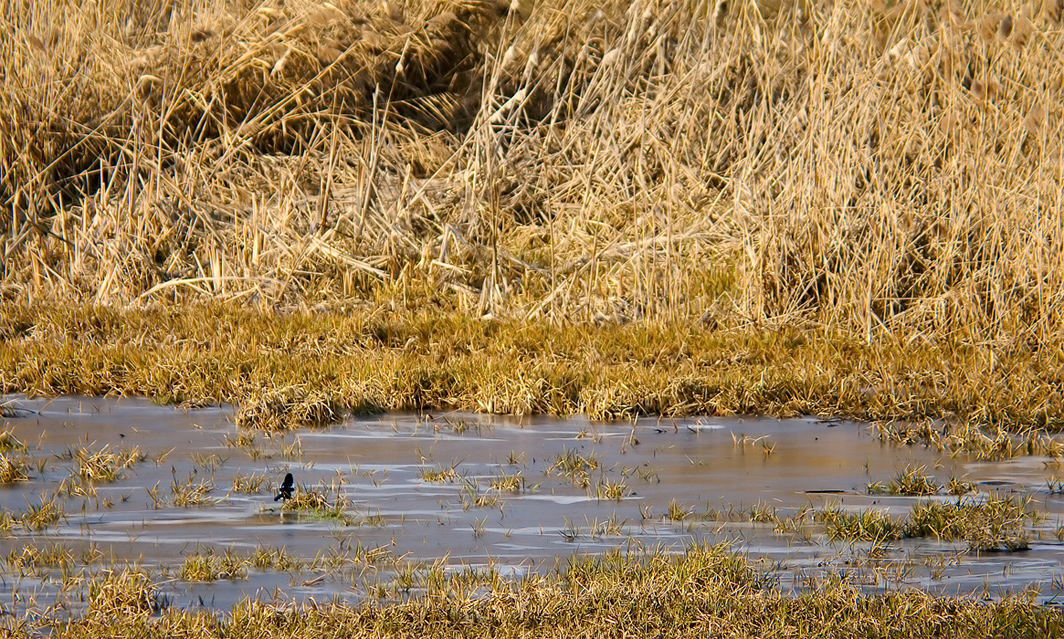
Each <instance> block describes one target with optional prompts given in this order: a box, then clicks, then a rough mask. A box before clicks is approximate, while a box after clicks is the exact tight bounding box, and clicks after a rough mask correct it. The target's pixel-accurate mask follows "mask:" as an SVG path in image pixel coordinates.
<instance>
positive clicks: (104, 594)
mask: <svg viewBox="0 0 1064 639" xmlns="http://www.w3.org/2000/svg"><path fill="white" fill-rule="evenodd" d="M398 575H399V577H398V578H397V580H396V583H395V584H394V586H393V587H392V588H386V587H383V586H382V587H380V588H378V589H376V590H373V591H370V592H368V593H367V594H368V595H369V596H371V597H373V596H382V597H394V599H393V600H392V601H372V602H371V603H367V604H365V605H358V606H351V605H341V604H333V605H328V604H321V603H317V602H314V603H311V604H307V605H305V606H296V607H293V606H277V605H274V604H269V603H257V602H250V601H246V602H243V603H241V604H238V605H237V606H235V607H234V608H233V609H232V610H231V611H229V613H228V614H226V615H223V616H216V615H213V614H210V613H206V612H196V611H192V610H178V609H163V610H161V612H160V610H159V609H160V607H161V606H160V603H161V598H160V596H159V589H158V587H157V586H156V585H155V584H153V583H151V581H150V580H148V579H147V578H145V577H144V576H143V575H141V574H138V573H129V572H123V573H112V574H108V575H103V576H101V577H100V578H98V579H94V580H93V582H92V585H91V596H90V606H89V611H88V612H87V613H85V614H84V615H83V616H81V617H78V618H75V619H71V620H66V621H62V622H59V623H56V624H54V626H53V627H52V629H51V633H50V634H51V635H52V636H55V637H57V638H58V639H68V638H69V639H74V638H82V637H93V636H108V637H115V638H116V639H122V638H124V637H143V636H183V637H202V638H204V639H206V638H213V637H219V638H220V637H228V638H230V639H239V638H242V637H280V636H283V637H294V638H299V637H314V638H315V639H321V638H324V639H329V638H331V637H379V636H392V637H418V638H425V639H432V638H435V637H453V636H456V635H461V636H465V637H527V636H541V637H569V636H581V637H616V636H620V635H621V634H624V635H637V636H670V637H707V636H737V637H739V636H742V637H777V636H788V637H790V636H801V637H869V636H897V637H911V638H921V637H927V638H930V637H943V636H954V637H972V638H981V637H1004V636H1014V637H1035V636H1059V635H1060V634H1061V633H1062V632H1064V614H1062V613H1061V611H1060V610H1059V609H1058V608H1054V607H1046V606H1039V605H1035V604H1034V603H1032V602H1031V601H1030V600H1029V599H1027V598H1025V597H1023V596H1016V597H1011V598H1007V599H1004V600H1003V601H999V602H985V601H979V600H977V599H975V598H966V597H961V598H953V597H932V596H929V595H927V594H925V593H923V592H920V591H916V590H905V591H892V592H889V593H886V594H882V595H874V596H870V595H864V594H861V593H860V591H859V590H857V589H855V588H853V587H850V586H847V585H843V584H839V583H835V584H833V585H831V584H828V585H823V586H821V587H820V588H819V589H817V590H816V591H812V592H808V593H806V594H802V595H799V596H796V597H792V596H784V595H783V594H781V593H780V592H778V591H776V590H774V589H773V587H772V581H771V579H766V578H765V575H764V573H763V572H761V570H760V567H759V566H758V565H757V564H753V563H751V562H749V561H748V560H746V559H744V558H742V557H740V556H737V555H734V554H731V553H730V552H728V551H727V550H726V549H724V548H722V547H691V548H688V549H686V550H685V551H683V552H681V553H679V554H674V553H670V552H668V551H665V550H658V551H654V552H647V553H642V554H641V553H632V554H631V555H628V556H624V555H621V554H616V553H614V554H608V555H605V556H601V557H587V558H576V559H573V560H572V561H571V562H570V563H569V565H567V566H566V567H565V568H564V569H562V570H560V571H559V572H558V573H554V574H547V575H542V576H537V575H531V576H529V577H526V578H524V579H519V580H508V579H501V578H499V576H498V574H497V573H495V572H494V571H490V570H489V571H484V570H475V571H457V572H454V571H445V570H443V569H442V567H440V566H438V565H435V564H433V565H429V566H424V565H422V566H415V565H411V566H410V567H409V568H408V569H406V570H400V571H399V573H398ZM404 584H405V585H404ZM419 590H420V592H421V594H418V591H419ZM155 613H159V614H155ZM34 630H35V629H34V628H31V627H28V625H27V626H19V627H17V628H16V629H15V630H14V631H13V633H12V634H13V636H14V637H18V638H21V637H28V636H31V635H32V633H33V632H34Z"/></svg>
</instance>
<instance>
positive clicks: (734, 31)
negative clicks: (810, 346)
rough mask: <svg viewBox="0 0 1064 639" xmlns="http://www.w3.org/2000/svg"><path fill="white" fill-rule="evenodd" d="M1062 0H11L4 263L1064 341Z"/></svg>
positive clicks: (126, 279) (1, 141) (71, 290)
mask: <svg viewBox="0 0 1064 639" xmlns="http://www.w3.org/2000/svg"><path fill="white" fill-rule="evenodd" d="M1058 5H1059V2H1058V1H1057V0H1051V1H1047V2H1039V3H1035V4H1033V5H1030V4H1025V3H1020V2H1018V1H1017V0H971V1H970V2H963V3H962V2H960V0H941V1H935V2H924V1H923V0H901V1H898V2H879V1H873V2H858V1H857V0H844V1H842V2H817V1H805V0H803V1H801V2H795V3H779V2H773V1H771V0H764V1H762V2H750V3H717V2H709V1H708V0H707V1H699V2H685V3H671V2H659V1H656V0H651V1H648V2H643V3H640V4H639V5H632V4H631V3H628V2H615V1H611V2H590V1H588V0H541V1H539V2H536V3H522V4H521V5H520V6H518V5H516V4H515V5H513V6H506V5H499V4H495V3H494V2H487V1H481V0H396V1H395V2H388V3H377V2H369V1H360V0H343V1H339V2H334V3H332V4H327V3H324V2H319V1H317V0H290V1H288V2H286V3H283V4H282V3H279V2H277V1H276V0H252V1H250V2H237V1H236V0H156V1H155V2H150V3H147V4H144V3H134V2H131V1H130V0H96V1H95V2H90V3H79V4H76V5H75V4H71V3H69V2H68V0H46V1H44V2H34V3H22V4H18V5H13V6H12V7H11V11H7V12H5V13H4V15H3V17H2V18H0V30H2V32H3V33H5V34H7V37H5V38H4V39H3V44H2V45H0V68H3V69H4V73H3V75H2V76H0V132H2V135H0V204H2V206H0V210H3V211H5V213H4V214H3V215H0V235H2V237H3V251H4V259H3V260H2V261H0V286H2V290H3V294H4V296H5V297H7V298H8V299H34V300H38V299H53V300H55V299H62V300H71V301H75V302H85V303H113V304H120V305H125V304H133V305H143V304H149V303H151V302H155V301H173V300H184V299H189V298H193V299H200V298H205V297H206V298H220V299H226V300H242V301H248V302H254V303H259V304H264V305H267V306H271V305H274V304H278V303H280V304H285V305H298V304H302V303H306V304H308V305H313V304H316V303H319V302H323V301H324V302H338V303H346V304H352V303H356V304H357V303H359V301H360V300H364V299H367V298H369V299H372V298H373V296H374V295H375V292H376V291H378V290H380V289H382V288H385V289H389V290H391V289H393V288H395V287H399V288H402V287H403V286H405V285H406V284H407V283H408V282H409V281H411V279H413V280H416V281H428V282H431V283H432V285H433V286H434V287H435V288H436V289H438V290H439V291H441V292H445V293H446V294H447V295H449V296H452V297H453V299H454V303H455V304H456V305H457V306H458V307H459V308H460V309H461V310H462V311H463V312H465V313H468V314H469V315H470V316H480V315H483V314H485V313H490V314H492V315H493V316H495V317H502V316H506V317H516V318H540V317H543V318H548V319H549V320H551V321H553V322H584V321H621V322H624V321H631V320H645V319H650V320H655V321H683V320H686V321H704V322H708V323H710V325H716V324H718V323H720V324H723V325H729V326H730V325H741V324H751V325H756V326H762V327H764V326H768V327H773V326H778V325H780V324H781V323H792V322H795V321H814V322H819V323H822V324H825V325H827V326H830V327H832V328H834V329H837V330H841V331H844V332H847V333H851V334H855V335H857V336H860V337H862V338H864V339H872V338H873V337H875V336H876V335H879V334H882V333H897V332H904V333H905V334H906V337H907V338H911V339H913V340H914V343H917V342H920V341H924V340H928V339H931V340H943V339H947V340H948V339H951V338H953V337H954V336H956V335H960V336H961V337H962V338H971V339H973V340H974V341H976V342H993V343H995V344H1002V345H1004V344H1011V345H1016V346H1017V347H1026V348H1051V349H1055V348H1057V347H1058V345H1059V343H1060V341H1059V340H1060V336H1061V335H1062V331H1064V314H1061V313H1060V312H1059V309H1060V308H1061V307H1062V304H1061V302H1062V300H1064V295H1062V293H1064V257H1062V256H1064V251H1061V250H1060V246H1062V245H1064V225H1062V224H1060V221H1059V215H1058V214H1057V213H1058V212H1059V211H1060V209H1061V208H1062V205H1064V199H1062V198H1064V195H1062V194H1064V189H1062V188H1061V178H1062V176H1064V165H1062V163H1061V150H1062V148H1061V147H1062V143H1061V140H1064V120H1062V118H1061V115H1062V112H1061V109H1060V106H1059V105H1060V99H1059V98H1060V92H1061V90H1062V86H1061V74H1060V73H1059V70H1060V66H1061V62H1062V59H1061V58H1062V54H1061V51H1062V50H1064V30H1062V28H1061V23H1060V11H1059V6H1058Z"/></svg>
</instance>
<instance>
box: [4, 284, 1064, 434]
mask: <svg viewBox="0 0 1064 639" xmlns="http://www.w3.org/2000/svg"><path fill="white" fill-rule="evenodd" d="M389 308H391V309H392V310H388V309H389ZM1062 371H1064V354H1062V353H1061V352H1059V351H1056V350H1054V349H1050V348H1042V349H1034V348H1030V347H1029V346H1027V345H1026V344H1008V343H1006V344H981V345H973V344H971V343H965V342H956V343H949V342H946V343H943V342H935V343H928V342H924V341H920V340H911V341H904V340H901V339H900V338H892V339H885V340H880V341H873V342H864V341H860V340H857V339H855V338H853V337H852V336H849V335H846V334H839V333H836V332H833V331H831V330H829V329H824V328H816V327H811V328H806V329H801V328H794V327H791V328H784V329H781V330H769V329H763V328H734V329H711V328H707V327H705V326H703V325H699V324H692V323H673V324H665V323H650V322H637V323H630V324H626V325H618V324H609V325H601V326H596V325H590V324H551V323H550V322H548V321H545V320H535V319H533V320H516V319H480V320H478V319H471V318H470V317H469V315H468V314H467V313H463V312H461V311H458V310H454V309H447V308H441V307H439V306H437V307H435V308H432V309H428V308H427V307H426V306H423V305H422V303H421V302H420V301H419V302H418V303H416V304H415V303H410V304H409V306H404V305H402V304H398V305H390V304H388V303H381V304H379V305H378V304H375V303H370V304H367V306H366V307H365V308H354V309H345V310H341V309H338V308H337V309H332V310H319V311H306V310H303V311H292V312H277V311H273V310H266V309H258V310H257V309H252V308H244V307H238V306H236V305H224V304H201V305H186V306H179V307H158V308H147V309H128V310H117V309H114V308H107V307H89V306H77V307H68V308H64V307H59V306H51V307H47V306H46V307H39V306H34V307H30V306H27V305H18V304H4V305H2V306H0V390H2V391H3V392H5V393H28V394H31V395H37V394H41V395H57V394H77V393H81V394H91V395H100V394H122V395H144V396H148V397H151V398H153V399H155V400H157V401H159V402H163V403H186V404H191V405H196V404H207V403H221V402H225V403H233V404H235V405H236V406H237V407H238V408H239V409H240V410H241V411H242V412H244V413H246V415H245V417H246V418H247V420H248V421H249V422H250V423H253V424H256V423H257V425H259V426H262V427H284V426H287V425H294V424H299V423H315V422H322V421H325V422H327V421H330V420H332V419H334V418H335V417H337V416H338V415H339V414H340V413H341V412H343V411H356V412H366V411H380V410H438V409H460V410H470V411H478V412H493V413H503V414H548V415H568V414H575V413H583V414H586V415H588V416H589V417H591V418H593V419H611V418H630V417H636V416H641V415H663V416H683V415H695V414H706V415H728V414H767V415H776V416H789V415H799V414H809V415H823V416H831V417H839V416H842V417H852V418H855V419H862V420H915V421H919V420H924V419H928V418H931V419H945V420H948V421H949V422H951V423H955V424H960V425H970V426H977V427H1001V428H1007V429H1009V430H1013V431H1021V430H1025V429H1031V428H1046V429H1049V430H1052V431H1057V430H1060V428H1061V426H1062V425H1064V402H1062V401H1060V400H1061V396H1060V394H1061V384H1062Z"/></svg>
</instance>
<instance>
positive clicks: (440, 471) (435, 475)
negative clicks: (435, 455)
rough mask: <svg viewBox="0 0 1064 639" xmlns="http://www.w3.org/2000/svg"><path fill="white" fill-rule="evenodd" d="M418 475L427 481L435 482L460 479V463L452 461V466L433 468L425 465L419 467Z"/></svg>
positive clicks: (440, 482)
mask: <svg viewBox="0 0 1064 639" xmlns="http://www.w3.org/2000/svg"><path fill="white" fill-rule="evenodd" d="M418 475H419V476H420V477H421V479H423V480H424V481H427V482H432V483H434V484H442V483H446V482H453V481H458V480H459V479H461V476H460V475H459V474H458V463H457V462H455V463H452V464H451V465H450V466H436V467H433V468H429V467H424V468H420V469H418Z"/></svg>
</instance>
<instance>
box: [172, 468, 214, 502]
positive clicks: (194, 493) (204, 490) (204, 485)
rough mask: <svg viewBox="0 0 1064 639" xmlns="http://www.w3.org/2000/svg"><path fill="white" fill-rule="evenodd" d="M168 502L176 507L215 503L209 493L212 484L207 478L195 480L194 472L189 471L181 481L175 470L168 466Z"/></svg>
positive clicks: (212, 486)
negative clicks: (169, 480) (169, 477)
mask: <svg viewBox="0 0 1064 639" xmlns="http://www.w3.org/2000/svg"><path fill="white" fill-rule="evenodd" d="M170 475H171V482H170V495H171V497H170V503H172V504H173V505H174V506H176V507H178V508H187V507H194V506H206V505H210V504H214V503H216V501H217V500H215V499H212V498H211V497H209V496H208V495H210V493H211V491H212V490H214V484H213V482H211V481H210V480H208V479H200V480H199V481H196V474H195V473H189V475H188V477H186V478H185V479H184V480H183V481H179V480H178V479H177V470H176V469H174V468H173V467H171V468H170Z"/></svg>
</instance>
